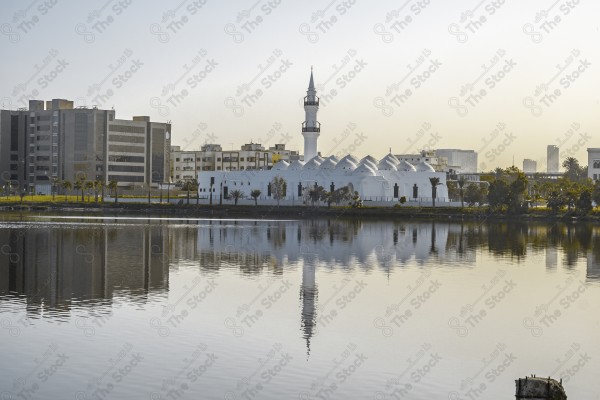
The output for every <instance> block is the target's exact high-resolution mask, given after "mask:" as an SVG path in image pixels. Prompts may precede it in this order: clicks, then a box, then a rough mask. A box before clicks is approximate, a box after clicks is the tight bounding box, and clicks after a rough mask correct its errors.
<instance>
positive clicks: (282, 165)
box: [273, 160, 290, 171]
mask: <svg viewBox="0 0 600 400" xmlns="http://www.w3.org/2000/svg"><path fill="white" fill-rule="evenodd" d="M289 166H290V163H288V162H287V161H285V160H279V161H278V162H277V163H276V164H275V165H274V166H273V170H275V171H285V170H286V169H288V167H289Z"/></svg>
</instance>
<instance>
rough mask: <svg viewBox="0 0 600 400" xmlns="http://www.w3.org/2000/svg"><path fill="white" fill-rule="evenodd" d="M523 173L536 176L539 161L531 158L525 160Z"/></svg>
mask: <svg viewBox="0 0 600 400" xmlns="http://www.w3.org/2000/svg"><path fill="white" fill-rule="evenodd" d="M523 172H524V173H526V174H535V173H536V172H537V161H535V160H532V159H529V158H526V159H524V160H523Z"/></svg>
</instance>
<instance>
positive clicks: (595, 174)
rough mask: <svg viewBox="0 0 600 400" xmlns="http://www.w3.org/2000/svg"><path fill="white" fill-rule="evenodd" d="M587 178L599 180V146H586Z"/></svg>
mask: <svg viewBox="0 0 600 400" xmlns="http://www.w3.org/2000/svg"><path fill="white" fill-rule="evenodd" d="M587 152H588V178H590V179H593V180H594V181H598V180H600V148H598V147H596V148H588V149H587Z"/></svg>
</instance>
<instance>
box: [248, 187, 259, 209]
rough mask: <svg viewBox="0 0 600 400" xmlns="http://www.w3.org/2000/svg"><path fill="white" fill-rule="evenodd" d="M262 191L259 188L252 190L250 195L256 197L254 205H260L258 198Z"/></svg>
mask: <svg viewBox="0 0 600 400" xmlns="http://www.w3.org/2000/svg"><path fill="white" fill-rule="evenodd" d="M261 193H262V192H261V191H260V190H259V189H254V190H252V191H251V192H250V196H251V197H252V198H253V199H254V205H255V206H257V205H258V198H259V197H260V194H261Z"/></svg>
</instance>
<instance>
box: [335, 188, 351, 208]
mask: <svg viewBox="0 0 600 400" xmlns="http://www.w3.org/2000/svg"><path fill="white" fill-rule="evenodd" d="M352 197H353V194H352V192H351V191H350V188H349V187H348V186H342V187H341V188H338V189H336V190H334V191H333V192H332V193H331V196H330V201H331V202H332V203H335V204H336V205H340V204H341V203H345V202H351V201H352Z"/></svg>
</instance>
